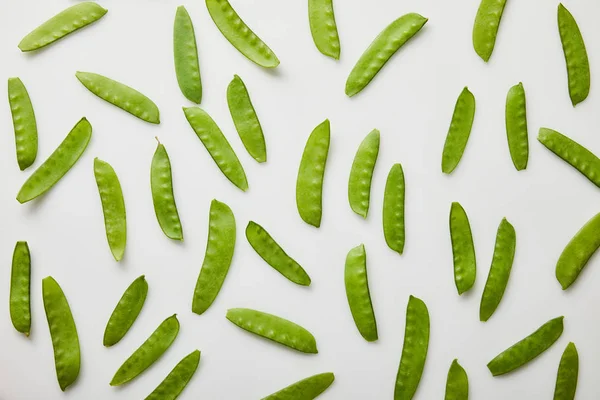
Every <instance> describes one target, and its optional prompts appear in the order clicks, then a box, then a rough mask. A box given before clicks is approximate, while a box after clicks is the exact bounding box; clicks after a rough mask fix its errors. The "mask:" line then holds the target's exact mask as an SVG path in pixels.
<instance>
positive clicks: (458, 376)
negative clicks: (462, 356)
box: [444, 360, 469, 400]
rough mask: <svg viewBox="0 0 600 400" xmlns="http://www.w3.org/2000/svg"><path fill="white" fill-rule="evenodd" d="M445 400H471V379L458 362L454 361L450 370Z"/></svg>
mask: <svg viewBox="0 0 600 400" xmlns="http://www.w3.org/2000/svg"><path fill="white" fill-rule="evenodd" d="M444 400H469V378H468V377H467V373H466V372H465V369H464V368H463V367H462V366H461V365H460V364H459V363H458V360H454V361H452V365H450V369H449V370H448V378H447V379H446V395H445V396H444Z"/></svg>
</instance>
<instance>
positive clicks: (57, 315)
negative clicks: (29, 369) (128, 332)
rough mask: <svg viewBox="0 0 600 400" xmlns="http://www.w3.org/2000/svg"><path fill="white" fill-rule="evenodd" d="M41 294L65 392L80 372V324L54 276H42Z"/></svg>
mask: <svg viewBox="0 0 600 400" xmlns="http://www.w3.org/2000/svg"><path fill="white" fill-rule="evenodd" d="M42 297H43V299H44V310H45V311H46V318H47V320H48V327H49V328H50V337H51V338H52V347H53V348H54V364H55V366H56V377H57V379H58V384H59V386H60V389H61V390H62V391H63V392H64V391H65V389H67V388H68V387H69V386H71V385H72V384H73V383H74V382H75V380H76V379H77V377H78V376H79V368H80V364H81V353H80V350H79V336H78V335H77V327H76V326H75V321H74V320H73V314H71V308H70V307H69V303H68V302H67V298H66V297H65V294H64V293H63V291H62V289H61V288H60V286H59V285H58V283H57V282H56V281H55V280H54V278H52V277H51V276H48V277H46V278H44V279H43V280H42Z"/></svg>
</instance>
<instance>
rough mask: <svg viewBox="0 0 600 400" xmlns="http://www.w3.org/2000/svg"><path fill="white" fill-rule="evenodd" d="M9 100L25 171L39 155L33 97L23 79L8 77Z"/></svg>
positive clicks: (17, 143) (18, 160)
mask: <svg viewBox="0 0 600 400" xmlns="http://www.w3.org/2000/svg"><path fill="white" fill-rule="evenodd" d="M8 102H9V103H10V112H11V114H12V120H13V127H14V130H15V144H16V148H17V163H18V164H19V168H20V169H21V171H23V170H25V169H27V168H29V167H30V166H31V164H33V162H34V161H35V159H36V157H37V151H38V131H37V123H36V121H35V113H34V112H33V106H32V105H31V99H30V98H29V93H27V88H25V85H24V84H23V82H22V81H21V79H19V78H8Z"/></svg>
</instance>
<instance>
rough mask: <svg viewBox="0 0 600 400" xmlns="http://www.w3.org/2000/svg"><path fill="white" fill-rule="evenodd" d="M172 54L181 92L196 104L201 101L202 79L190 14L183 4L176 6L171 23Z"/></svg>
mask: <svg viewBox="0 0 600 400" xmlns="http://www.w3.org/2000/svg"><path fill="white" fill-rule="evenodd" d="M173 55H174V59H175V74H176V75H177V83H178V84H179V89H180V90H181V93H183V95H184V96H185V97H186V98H187V99H188V100H189V101H192V102H194V103H196V104H200V102H201V101H202V79H201V78H200V63H199V62H198V48H197V46H196V34H195V33H194V25H193V24H192V19H191V18H190V14H188V12H187V10H186V9H185V7H184V6H179V7H177V13H176V14H175V23H174V24H173Z"/></svg>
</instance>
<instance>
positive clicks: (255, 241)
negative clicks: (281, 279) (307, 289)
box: [246, 221, 310, 286]
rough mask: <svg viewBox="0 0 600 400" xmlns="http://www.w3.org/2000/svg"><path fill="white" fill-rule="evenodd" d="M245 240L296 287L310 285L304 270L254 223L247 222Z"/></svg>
mask: <svg viewBox="0 0 600 400" xmlns="http://www.w3.org/2000/svg"><path fill="white" fill-rule="evenodd" d="M246 238H247V239H248V243H250V245H251V246H252V248H253V249H254V250H255V251H256V252H257V253H258V255H259V256H261V258H262V259H263V260H265V261H266V262H267V264H269V265H270V266H271V267H273V268H274V269H275V270H276V271H277V272H279V273H280V274H281V275H283V276H285V277H286V278H287V279H289V280H290V281H292V282H294V283H296V284H298V285H302V286H309V285H310V277H309V276H308V274H307V273H306V271H304V268H302V267H301V266H300V264H298V263H297V262H296V261H295V260H294V259H293V258H292V257H290V256H288V255H287V253H286V252H285V251H284V250H283V249H282V248H281V246H279V244H277V242H276V241H275V239H273V238H272V237H271V235H269V232H267V231H266V230H265V229H264V228H263V227H262V226H260V225H258V224H257V223H256V222H254V221H250V222H248V225H247V226H246Z"/></svg>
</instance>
